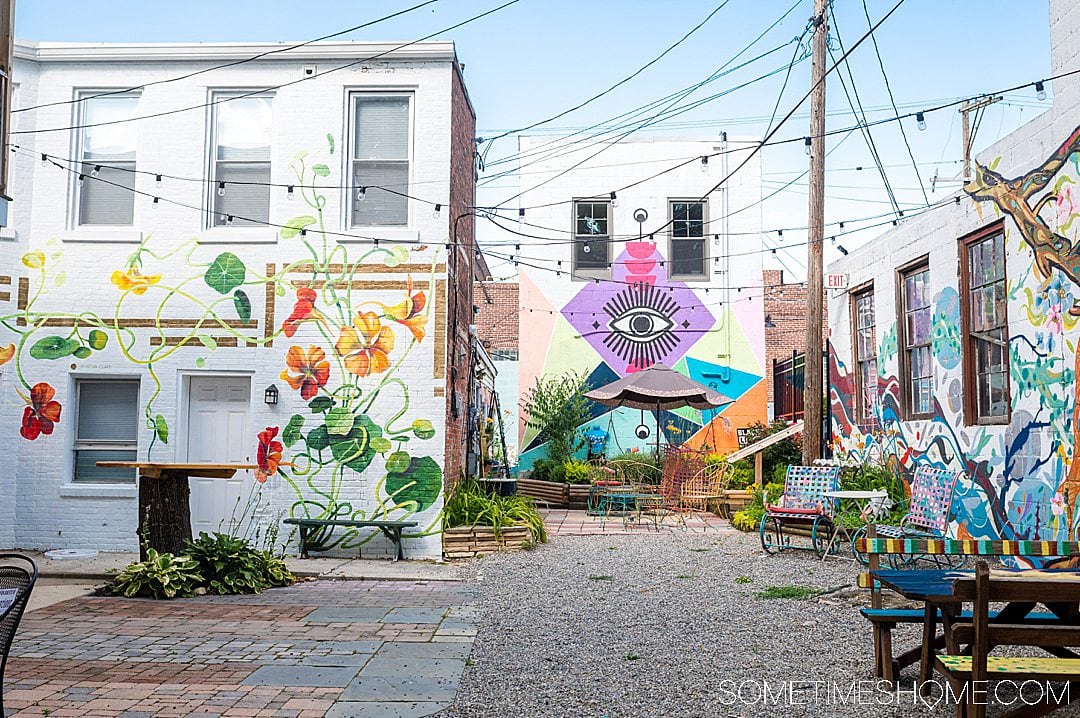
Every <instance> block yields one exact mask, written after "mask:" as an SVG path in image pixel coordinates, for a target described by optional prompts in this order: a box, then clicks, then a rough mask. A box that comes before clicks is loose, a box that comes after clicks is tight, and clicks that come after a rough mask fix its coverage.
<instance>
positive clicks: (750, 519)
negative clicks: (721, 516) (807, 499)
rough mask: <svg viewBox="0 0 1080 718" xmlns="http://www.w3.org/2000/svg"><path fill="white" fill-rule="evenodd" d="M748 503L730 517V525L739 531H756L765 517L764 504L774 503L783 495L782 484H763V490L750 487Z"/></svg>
mask: <svg viewBox="0 0 1080 718" xmlns="http://www.w3.org/2000/svg"><path fill="white" fill-rule="evenodd" d="M750 492H751V498H750V503H749V504H747V505H746V507H745V508H743V509H742V510H740V511H736V512H735V514H734V515H733V516H732V517H731V525H732V526H734V527H735V528H737V529H738V530H740V531H757V530H758V526H760V525H761V517H762V516H764V515H765V503H766V500H768V502H769V503H772V502H775V501H776V500H777V499H778V498H779V497H780V495H781V494H783V493H784V485H783V484H782V483H775V482H774V483H769V484H765V486H764V488H761V489H759V488H757V487H756V486H755V487H752V488H751V490H750Z"/></svg>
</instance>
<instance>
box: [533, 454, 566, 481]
mask: <svg viewBox="0 0 1080 718" xmlns="http://www.w3.org/2000/svg"><path fill="white" fill-rule="evenodd" d="M532 478H534V479H539V480H541V481H554V482H555V483H557V484H565V483H566V462H565V461H556V460H555V459H548V458H543V459H537V460H536V463H534V464H533V468H532Z"/></svg>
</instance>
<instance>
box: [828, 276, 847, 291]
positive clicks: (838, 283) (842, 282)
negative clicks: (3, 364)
mask: <svg viewBox="0 0 1080 718" xmlns="http://www.w3.org/2000/svg"><path fill="white" fill-rule="evenodd" d="M847 286H848V275H846V274H826V275H825V287H826V288H827V289H847Z"/></svg>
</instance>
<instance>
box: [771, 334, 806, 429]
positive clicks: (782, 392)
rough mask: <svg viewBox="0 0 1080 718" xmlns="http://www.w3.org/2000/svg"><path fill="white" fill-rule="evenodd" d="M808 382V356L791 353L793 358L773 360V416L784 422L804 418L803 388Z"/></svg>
mask: <svg viewBox="0 0 1080 718" xmlns="http://www.w3.org/2000/svg"><path fill="white" fill-rule="evenodd" d="M805 382H806V354H800V353H798V352H794V351H793V352H791V358H789V359H783V360H779V361H778V360H776V359H773V416H774V418H776V419H782V420H784V421H798V420H799V419H801V418H803V387H804V386H805Z"/></svg>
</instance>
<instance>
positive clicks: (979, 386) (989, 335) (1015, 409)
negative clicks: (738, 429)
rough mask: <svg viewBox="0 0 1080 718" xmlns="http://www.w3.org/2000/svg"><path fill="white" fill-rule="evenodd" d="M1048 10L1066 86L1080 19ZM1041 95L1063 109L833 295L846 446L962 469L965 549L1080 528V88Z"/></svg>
mask: <svg viewBox="0 0 1080 718" xmlns="http://www.w3.org/2000/svg"><path fill="white" fill-rule="evenodd" d="M1050 9H1051V10H1050V17H1051V45H1052V47H1051V54H1052V61H1053V62H1052V65H1053V74H1054V75H1060V74H1063V73H1067V72H1075V71H1076V69H1077V68H1078V67H1080V7H1078V6H1076V4H1075V3H1072V2H1065V1H1064V0H1052V1H1051V3H1050ZM1031 80H1032V82H1033V83H1034V81H1036V80H1038V78H1031ZM1041 89H1042V90H1043V91H1047V90H1052V91H1053V93H1054V104H1053V108H1052V109H1051V110H1049V111H1047V112H1045V113H1043V114H1042V115H1040V116H1038V117H1036V118H1035V119H1033V120H1031V121H1030V122H1029V123H1027V124H1026V125H1025V126H1023V127H1022V128H1020V129H1019V130H1017V131H1016V132H1014V133H1012V134H1010V135H1008V136H1007V137H1005V138H1003V139H1002V140H1001V141H999V142H997V143H995V144H994V145H993V146H991V147H989V148H987V149H986V150H985V151H984V152H981V153H980V154H979V155H978V156H977V157H976V168H975V170H974V172H973V178H972V180H971V181H970V182H968V183H967V184H966V185H965V187H964V189H963V191H961V192H960V193H958V194H957V195H956V197H955V198H953V200H952V201H946V202H945V203H944V205H943V206H940V207H937V208H935V209H933V210H930V211H926V212H925V213H923V214H921V215H919V216H918V217H914V218H909V219H906V220H902V221H901V223H900V225H899V227H898V228H896V229H894V230H891V231H889V232H887V233H886V234H884V235H882V236H881V237H879V238H877V239H876V240H874V241H873V242H870V243H868V244H867V245H866V246H864V247H862V248H860V249H859V250H857V251H853V252H851V254H850V255H849V256H847V257H844V258H842V259H841V260H839V261H837V262H834V263H833V264H832V265H831V266H830V267H829V268H828V271H829V272H830V273H842V274H847V275H848V278H849V280H848V281H849V287H850V289H848V290H847V291H846V292H843V293H834V294H832V295H831V296H830V299H829V305H830V310H829V327H830V365H831V374H832V386H831V395H830V404H831V407H832V425H833V432H834V437H835V439H836V448H837V450H838V451H839V452H841V453H844V454H847V455H851V456H855V457H866V458H875V457H878V456H884V457H885V458H889V457H895V459H897V460H899V461H900V463H901V464H902V465H903V466H904V467H905V469H908V470H909V471H910V470H911V469H913V468H914V467H915V466H916V465H920V464H928V465H932V466H937V467H952V468H955V469H960V470H963V472H964V477H963V478H962V479H961V480H960V482H959V484H958V487H957V489H956V493H955V497H954V501H953V512H954V513H953V521H954V522H955V526H954V530H955V531H956V532H957V534H958V535H959V536H961V537H967V536H972V537H975V538H1004V539H1069V538H1072V537H1073V532H1074V530H1075V528H1076V525H1077V519H1078V516H1077V513H1076V510H1075V509H1076V501H1077V497H1078V495H1080V490H1078V489H1080V459H1078V458H1077V455H1076V449H1077V447H1078V446H1080V444H1078V442H1077V436H1078V434H1077V421H1076V414H1075V411H1076V408H1077V397H1076V386H1077V384H1076V371H1077V369H1078V368H1080V365H1078V364H1077V358H1078V357H1080V354H1077V340H1078V339H1080V327H1078V326H1077V325H1078V317H1080V305H1078V304H1077V303H1076V298H1077V297H1080V275H1078V272H1077V260H1076V259H1075V257H1076V255H1077V251H1078V250H1077V245H1076V226H1077V224H1076V223H1077V221H1078V220H1080V185H1078V183H1080V171H1078V169H1077V167H1078V165H1077V162H1078V159H1077V158H1078V157H1080V154H1078V152H1080V81H1078V79H1077V76H1076V75H1070V76H1068V77H1062V78H1061V79H1058V80H1054V81H1052V82H1051V81H1045V82H1042V83H1041ZM1039 90H1040V87H1038V86H1035V85H1034V84H1033V85H1032V86H1030V87H1029V88H1028V89H1027V91H1028V92H1031V93H1032V94H1036V93H1037V92H1039Z"/></svg>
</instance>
